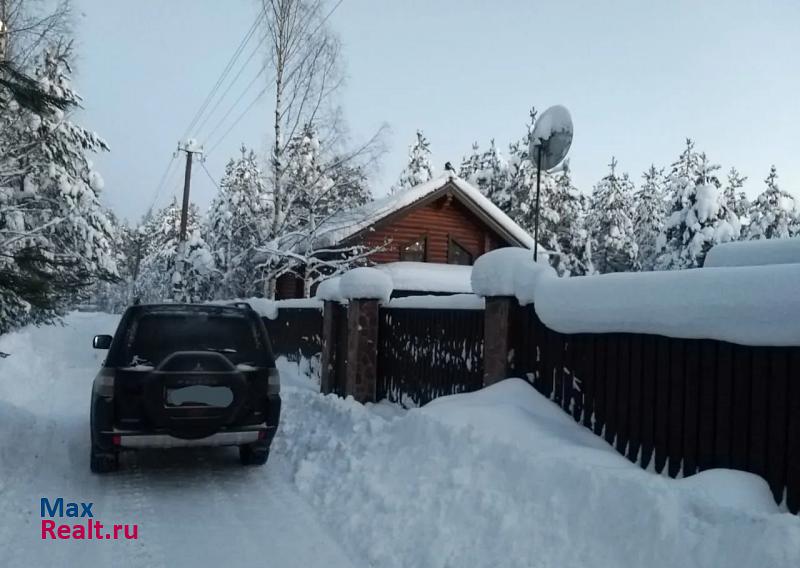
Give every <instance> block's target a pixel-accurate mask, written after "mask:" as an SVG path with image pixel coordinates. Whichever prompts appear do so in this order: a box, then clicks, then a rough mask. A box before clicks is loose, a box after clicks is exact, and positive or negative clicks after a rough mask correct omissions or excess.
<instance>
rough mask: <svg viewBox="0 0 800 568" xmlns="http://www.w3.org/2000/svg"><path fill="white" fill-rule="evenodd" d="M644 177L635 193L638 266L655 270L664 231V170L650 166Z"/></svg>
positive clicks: (635, 232)
mask: <svg viewBox="0 0 800 568" xmlns="http://www.w3.org/2000/svg"><path fill="white" fill-rule="evenodd" d="M642 177H643V178H644V182H643V183H642V186H641V187H640V188H639V190H638V191H637V192H636V193H635V194H634V200H633V201H634V206H635V211H634V234H635V235H636V245H637V247H638V249H639V252H638V267H639V268H640V269H641V270H653V268H654V267H655V261H656V257H657V253H658V248H657V243H658V238H659V236H660V235H661V233H662V232H663V231H664V218H665V215H666V201H665V199H664V171H663V170H660V169H656V167H655V166H654V165H651V166H650V169H648V170H647V171H646V172H645V173H644V174H643V175H642Z"/></svg>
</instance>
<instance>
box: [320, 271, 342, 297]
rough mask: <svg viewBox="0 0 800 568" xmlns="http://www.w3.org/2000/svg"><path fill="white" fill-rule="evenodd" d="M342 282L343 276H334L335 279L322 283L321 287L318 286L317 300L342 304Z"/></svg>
mask: <svg viewBox="0 0 800 568" xmlns="http://www.w3.org/2000/svg"><path fill="white" fill-rule="evenodd" d="M341 280H342V277H341V276H334V277H333V278H328V279H327V280H323V281H322V282H320V283H319V286H317V293H316V298H318V299H320V300H328V301H331V302H341V301H342V291H341V289H340V288H339V282H340V281H341Z"/></svg>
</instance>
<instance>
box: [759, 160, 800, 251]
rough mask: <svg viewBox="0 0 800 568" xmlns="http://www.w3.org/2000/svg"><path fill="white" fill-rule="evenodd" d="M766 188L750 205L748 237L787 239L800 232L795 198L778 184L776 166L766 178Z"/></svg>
mask: <svg viewBox="0 0 800 568" xmlns="http://www.w3.org/2000/svg"><path fill="white" fill-rule="evenodd" d="M764 183H765V184H766V185H767V189H765V190H764V191H763V192H762V193H761V194H760V195H759V196H758V197H757V198H756V200H755V201H754V202H753V204H752V206H751V207H750V214H749V218H750V223H749V226H748V229H747V238H748V239H751V240H752V239H785V238H788V237H794V236H797V235H798V234H799V233H800V226H798V217H797V214H798V213H797V203H796V201H795V198H794V197H793V196H792V195H791V194H790V193H788V192H786V191H784V190H782V189H781V188H780V187H779V186H778V171H777V170H776V169H775V166H772V167H771V168H770V170H769V175H768V176H767V178H766V179H765V180H764Z"/></svg>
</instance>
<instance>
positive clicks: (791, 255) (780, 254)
mask: <svg viewBox="0 0 800 568" xmlns="http://www.w3.org/2000/svg"><path fill="white" fill-rule="evenodd" d="M795 263H800V238H792V239H765V240H760V241H737V242H733V243H723V244H721V245H716V246H715V247H713V248H712V249H711V250H710V251H708V254H707V255H706V260H705V262H704V263H703V267H714V266H763V265H765V264H795Z"/></svg>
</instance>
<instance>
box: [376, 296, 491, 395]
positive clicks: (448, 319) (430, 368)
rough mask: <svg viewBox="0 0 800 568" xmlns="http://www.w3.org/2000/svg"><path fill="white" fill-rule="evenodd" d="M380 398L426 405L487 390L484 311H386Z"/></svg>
mask: <svg viewBox="0 0 800 568" xmlns="http://www.w3.org/2000/svg"><path fill="white" fill-rule="evenodd" d="M378 319H379V328H378V377H377V397H378V400H381V399H383V398H387V399H389V400H390V401H392V402H400V403H406V402H409V401H410V402H413V403H414V404H418V405H421V404H425V403H427V402H429V401H431V400H433V399H434V398H436V397H439V396H444V395H448V394H455V393H460V392H469V391H474V390H478V389H480V388H481V387H482V386H483V322H484V313H483V311H482V310H455V309H450V310H428V309H414V308H381V309H380V316H379V318H378Z"/></svg>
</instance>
